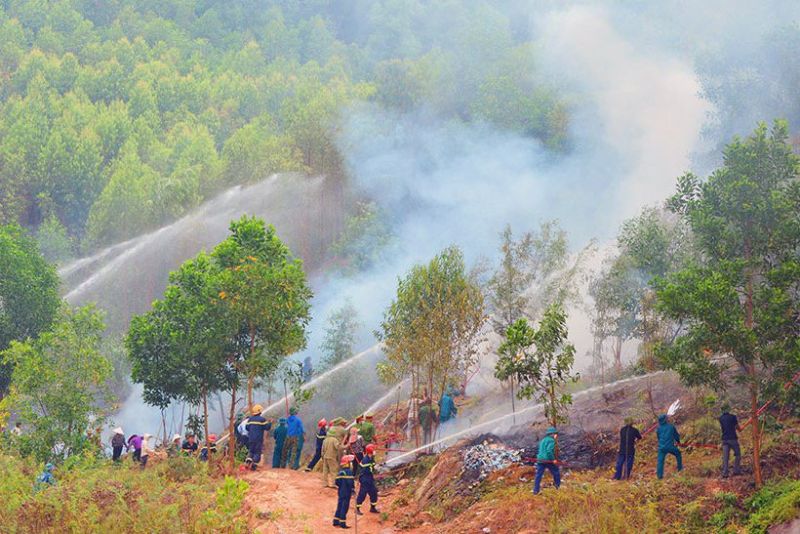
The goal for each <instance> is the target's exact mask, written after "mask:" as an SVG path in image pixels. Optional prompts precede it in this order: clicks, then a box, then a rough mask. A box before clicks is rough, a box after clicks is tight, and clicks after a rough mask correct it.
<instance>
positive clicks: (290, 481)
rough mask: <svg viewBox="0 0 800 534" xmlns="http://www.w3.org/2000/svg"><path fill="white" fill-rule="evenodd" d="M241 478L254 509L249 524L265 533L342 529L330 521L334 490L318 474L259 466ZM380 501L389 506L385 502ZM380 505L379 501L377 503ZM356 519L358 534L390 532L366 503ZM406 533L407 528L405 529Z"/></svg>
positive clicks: (349, 521) (351, 515)
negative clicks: (259, 468) (248, 489)
mask: <svg viewBox="0 0 800 534" xmlns="http://www.w3.org/2000/svg"><path fill="white" fill-rule="evenodd" d="M242 479H243V480H245V481H247V483H248V484H250V491H248V492H247V499H246V502H247V505H248V506H249V507H250V509H252V510H253V511H255V512H256V513H255V517H256V519H255V520H254V521H253V524H252V527H253V528H254V529H255V531H256V532H259V533H263V534H267V533H270V534H272V533H275V534H305V533H308V534H316V533H324V532H342V529H340V528H334V527H333V526H332V525H331V523H332V521H333V514H334V511H335V510H336V490H335V489H331V488H324V487H323V485H322V479H321V476H320V474H319V473H303V472H301V471H293V470H291V469H269V468H267V469H261V470H260V471H257V472H255V473H246V474H244V475H242ZM383 504H385V505H387V506H388V503H387V502H385V501H384V502H383ZM378 505H379V506H381V502H380V500H379V503H378ZM362 508H363V511H364V512H365V513H364V515H363V516H360V517H359V518H358V533H359V534H393V533H395V532H399V531H397V530H395V529H394V528H393V527H392V525H391V523H390V522H384V524H383V525H381V523H380V518H381V516H380V514H370V513H369V512H368V510H369V505H368V504H367V505H364V506H362ZM347 524H348V525H349V526H350V527H351V528H350V529H349V530H348V531H347V532H352V533H354V532H355V530H356V529H355V496H354V497H353V501H352V502H351V505H350V511H349V512H348V513H347ZM404 532H406V533H408V532H409V531H404Z"/></svg>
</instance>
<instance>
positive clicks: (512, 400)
mask: <svg viewBox="0 0 800 534" xmlns="http://www.w3.org/2000/svg"><path fill="white" fill-rule="evenodd" d="M510 379H511V414H512V415H511V420H512V421H514V424H515V425H516V424H517V415H516V414H517V408H516V406H515V405H514V375H511V378H510Z"/></svg>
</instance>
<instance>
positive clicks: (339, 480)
mask: <svg viewBox="0 0 800 534" xmlns="http://www.w3.org/2000/svg"><path fill="white" fill-rule="evenodd" d="M354 460H355V457H354V456H353V455H352V454H346V455H344V456H342V459H341V461H340V462H339V463H340V465H341V467H342V468H341V469H340V470H339V474H338V475H337V476H336V487H337V488H338V491H339V499H338V500H337V502H336V513H335V514H334V516H333V526H334V527H339V528H350V527H348V526H347V510H348V509H349V508H350V498H351V497H352V496H353V490H354V489H355V485H356V482H355V480H354V478H355V477H353V470H352V469H350V465H351V462H353V461H354Z"/></svg>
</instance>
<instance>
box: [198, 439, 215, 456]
mask: <svg viewBox="0 0 800 534" xmlns="http://www.w3.org/2000/svg"><path fill="white" fill-rule="evenodd" d="M216 452H217V435H216V434H209V435H208V440H206V444H205V445H203V447H202V448H201V449H200V461H201V462H207V461H208V458H209V455H211V454H215V453H216Z"/></svg>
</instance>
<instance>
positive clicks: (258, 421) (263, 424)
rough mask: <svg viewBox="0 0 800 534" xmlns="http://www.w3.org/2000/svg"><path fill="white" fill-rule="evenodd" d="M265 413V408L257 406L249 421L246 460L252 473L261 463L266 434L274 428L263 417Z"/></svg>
mask: <svg viewBox="0 0 800 534" xmlns="http://www.w3.org/2000/svg"><path fill="white" fill-rule="evenodd" d="M263 411H264V408H263V407H262V406H261V405H260V404H256V405H255V406H253V409H252V410H251V414H252V415H251V416H250V418H249V419H248V420H247V427H246V430H247V459H246V460H245V465H246V466H248V467H249V468H250V469H251V470H252V471H255V470H256V469H257V468H258V464H259V462H261V451H262V450H263V448H264V432H269V429H270V428H271V427H272V425H271V424H270V423H268V422H267V420H266V419H264V416H263V415H261V412H263Z"/></svg>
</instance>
